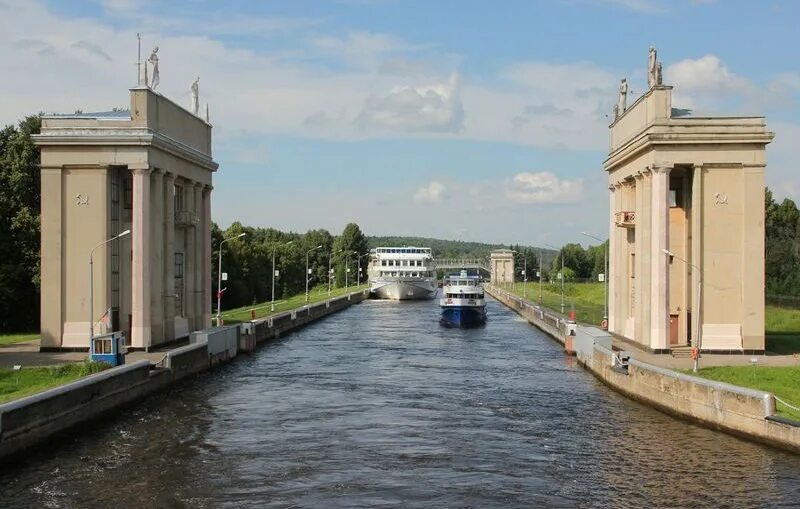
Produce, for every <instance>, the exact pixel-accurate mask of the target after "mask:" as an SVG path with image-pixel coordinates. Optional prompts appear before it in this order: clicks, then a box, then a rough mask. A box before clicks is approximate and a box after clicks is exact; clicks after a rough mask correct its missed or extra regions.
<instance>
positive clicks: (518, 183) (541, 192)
mask: <svg viewBox="0 0 800 509" xmlns="http://www.w3.org/2000/svg"><path fill="white" fill-rule="evenodd" d="M582 195H583V179H576V180H561V179H559V178H558V177H557V176H556V175H555V174H553V173H551V172H549V171H541V172H523V173H517V174H516V175H514V177H513V178H512V179H510V180H508V181H506V196H507V197H508V198H509V199H510V200H513V201H515V202H519V203H575V202H577V201H579V200H580V199H581V197H582Z"/></svg>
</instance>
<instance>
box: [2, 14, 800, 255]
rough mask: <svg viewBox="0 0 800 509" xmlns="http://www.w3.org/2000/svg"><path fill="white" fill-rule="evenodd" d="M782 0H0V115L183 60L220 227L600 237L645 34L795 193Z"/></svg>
mask: <svg viewBox="0 0 800 509" xmlns="http://www.w3.org/2000/svg"><path fill="white" fill-rule="evenodd" d="M798 19H800V2H796V1H793V0H786V1H782V0H774V1H772V0H764V1H759V2H753V1H745V0H742V1H738V0H716V1H714V0H540V1H536V2H532V1H527V0H520V1H514V0H505V1H503V2H497V1H490V0H487V1H478V0H472V1H463V0H459V1H456V0H452V1H450V0H448V1H445V0H441V1H436V0H425V1H403V0H338V1H336V0H330V1H302V0H294V1H280V0H273V1H270V2H250V1H244V0H227V1H225V2H218V1H211V0H209V1H204V0H191V1H183V2H170V1H163V2H162V1H157V0H91V1H74V2H73V1H51V2H48V1H43V0H0V61H2V62H3V66H2V73H0V76H1V77H2V78H1V79H0V124H3V125H5V124H11V123H16V122H17V121H18V120H19V119H21V118H22V117H24V116H25V115H28V114H34V113H37V112H40V111H42V112H48V113H50V112H72V111H75V110H76V109H81V110H83V111H104V110H110V109H111V108H112V107H127V106H128V105H129V95H128V92H127V90H128V88H130V87H132V86H135V85H136V80H137V74H136V73H137V71H136V60H137V38H136V34H137V33H140V34H141V38H142V54H143V58H144V57H146V56H147V54H149V52H150V49H151V48H152V47H153V46H154V45H158V46H159V59H160V60H159V67H160V85H159V87H158V92H160V93H162V94H164V95H165V96H167V97H169V98H171V99H172V100H174V101H176V102H178V103H180V104H183V105H184V106H186V107H187V108H188V107H189V102H190V92H189V90H190V89H189V87H190V84H191V82H192V81H193V79H194V77H195V76H199V77H200V82H199V84H200V103H201V105H202V109H203V110H205V105H206V104H208V108H209V111H210V118H211V123H212V124H213V126H214V131H213V137H214V142H213V156H214V159H215V160H216V161H217V162H218V163H219V165H220V168H219V171H218V172H217V173H216V174H215V175H214V192H213V206H212V215H213V218H214V220H215V221H216V222H217V223H218V224H220V226H222V227H223V228H224V227H227V226H228V225H230V224H231V223H232V222H234V221H240V222H242V223H244V224H249V225H253V226H264V227H273V228H278V229H283V230H292V231H300V232H302V231H306V230H308V229H312V228H326V229H328V230H330V231H331V232H332V233H334V234H336V233H339V232H341V230H342V229H343V228H344V226H345V225H346V224H347V223H348V222H356V223H358V224H359V225H360V226H361V228H362V230H363V231H364V232H365V233H366V234H368V235H419V236H426V237H437V238H446V239H458V240H469V241H481V242H491V243H503V244H530V245H543V244H552V245H561V244H563V243H566V242H581V243H583V244H584V245H585V244H586V243H587V242H586V241H587V240H590V239H588V238H587V237H584V236H582V235H581V234H580V232H582V231H584V232H589V233H593V234H594V235H596V236H598V237H602V238H605V237H606V236H607V231H608V226H607V220H608V197H607V193H608V190H607V185H606V178H605V174H604V172H603V169H602V163H603V160H604V159H605V157H606V156H607V153H608V123H609V122H610V119H609V116H610V115H611V111H612V107H613V105H614V103H615V101H616V96H617V85H618V83H619V80H620V78H621V77H627V79H628V82H629V83H630V89H631V91H632V97H631V98H630V99H629V104H630V103H631V102H632V101H633V100H635V98H636V97H638V96H639V95H641V94H642V92H644V90H645V85H646V66H647V57H648V48H649V46H650V45H654V46H656V47H657V49H658V54H659V58H660V60H661V61H662V62H663V66H664V82H665V84H668V85H673V86H674V87H675V88H674V91H673V106H675V107H684V108H691V109H692V110H694V111H695V112H697V113H711V114H720V115H759V116H760V115H763V116H766V118H767V126H768V128H769V130H771V131H773V132H775V134H776V136H775V141H774V142H773V143H772V144H770V145H769V146H768V148H767V158H768V166H767V177H766V179H767V185H768V186H770V188H772V189H773V192H774V194H775V196H776V197H777V198H779V199H782V198H784V197H790V198H792V199H795V200H798V199H800V178H799V177H798V173H797V171H798V169H800V168H798V164H797V157H796V156H795V150H794V149H795V147H797V146H800V58H798V55H797V42H798V36H797V20H798Z"/></svg>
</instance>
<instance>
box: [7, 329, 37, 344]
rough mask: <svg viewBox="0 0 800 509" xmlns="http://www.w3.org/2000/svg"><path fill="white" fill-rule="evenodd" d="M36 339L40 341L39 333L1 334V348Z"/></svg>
mask: <svg viewBox="0 0 800 509" xmlns="http://www.w3.org/2000/svg"><path fill="white" fill-rule="evenodd" d="M34 339H39V333H38V332H20V333H11V334H0V346H2V345H13V344H14V343H22V342H24V341H33V340H34Z"/></svg>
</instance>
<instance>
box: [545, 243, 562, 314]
mask: <svg viewBox="0 0 800 509" xmlns="http://www.w3.org/2000/svg"><path fill="white" fill-rule="evenodd" d="M545 246H547V247H550V248H552V249H558V256H559V257H560V258H561V314H562V315H563V314H564V248H563V247H562V248H557V247H555V246H554V245H552V244H545Z"/></svg>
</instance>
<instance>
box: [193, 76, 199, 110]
mask: <svg viewBox="0 0 800 509" xmlns="http://www.w3.org/2000/svg"><path fill="white" fill-rule="evenodd" d="M192 113H194V114H195V115H199V114H200V76H198V77H196V78H195V79H194V81H193V82H192Z"/></svg>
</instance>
